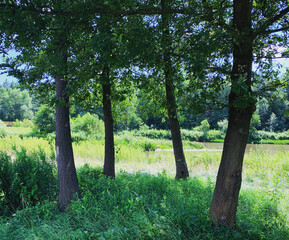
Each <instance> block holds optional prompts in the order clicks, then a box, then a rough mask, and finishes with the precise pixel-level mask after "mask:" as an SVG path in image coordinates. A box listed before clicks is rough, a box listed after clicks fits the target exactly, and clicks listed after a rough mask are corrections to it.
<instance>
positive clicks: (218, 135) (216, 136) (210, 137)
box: [206, 130, 224, 141]
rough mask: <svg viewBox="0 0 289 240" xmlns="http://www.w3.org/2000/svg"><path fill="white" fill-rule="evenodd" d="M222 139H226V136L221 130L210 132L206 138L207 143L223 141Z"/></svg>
mask: <svg viewBox="0 0 289 240" xmlns="http://www.w3.org/2000/svg"><path fill="white" fill-rule="evenodd" d="M221 138H224V134H223V133H222V132H221V131H220V130H210V131H208V133H207V136H206V140H207V141H212V140H215V139H221Z"/></svg>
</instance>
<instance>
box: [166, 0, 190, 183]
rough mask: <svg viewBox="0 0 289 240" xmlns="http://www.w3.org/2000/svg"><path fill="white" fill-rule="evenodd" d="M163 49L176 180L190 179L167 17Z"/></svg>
mask: <svg viewBox="0 0 289 240" xmlns="http://www.w3.org/2000/svg"><path fill="white" fill-rule="evenodd" d="M161 5H162V9H163V10H164V9H166V4H165V1H164V0H162V1H161ZM162 35H163V36H162V47H163V49H164V51H163V62H164V77H165V85H166V102H167V111H168V118H169V122H170V130H171V134H172V142H173V149H174V156H175V163H176V179H181V178H182V179H186V178H187V177H189V171H188V167H187V163H186V158H185V154H184V150H183V142H182V137H181V130H180V124H179V120H178V116H177V103H176V98H175V91H174V82H173V75H174V74H173V66H172V62H171V61H172V60H171V50H170V49H171V36H170V32H169V19H168V17H167V16H166V15H164V14H163V15H162Z"/></svg>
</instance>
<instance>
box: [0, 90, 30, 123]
mask: <svg viewBox="0 0 289 240" xmlns="http://www.w3.org/2000/svg"><path fill="white" fill-rule="evenodd" d="M31 100H32V99H31V97H30V96H29V93H28V91H27V90H23V91H21V90H20V89H19V88H5V87H2V88H0V106H1V107H0V119H1V120H3V121H15V120H16V119H18V120H23V119H32V118H33V112H32V103H31Z"/></svg>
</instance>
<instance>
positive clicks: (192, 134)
mask: <svg viewBox="0 0 289 240" xmlns="http://www.w3.org/2000/svg"><path fill="white" fill-rule="evenodd" d="M181 134H182V138H183V139H184V140H189V141H203V140H204V135H205V134H204V132H200V131H193V130H186V129H182V131H181Z"/></svg>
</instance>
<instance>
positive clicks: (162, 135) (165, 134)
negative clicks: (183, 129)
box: [136, 129, 172, 140]
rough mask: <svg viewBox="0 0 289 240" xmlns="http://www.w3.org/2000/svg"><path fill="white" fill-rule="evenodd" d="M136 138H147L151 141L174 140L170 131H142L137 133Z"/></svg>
mask: <svg viewBox="0 0 289 240" xmlns="http://www.w3.org/2000/svg"><path fill="white" fill-rule="evenodd" d="M136 136H139V137H146V138H150V139H168V140H170V139H172V136H171V132H170V131H169V130H157V129H149V130H140V131H138V132H136Z"/></svg>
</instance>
